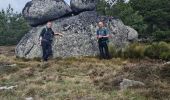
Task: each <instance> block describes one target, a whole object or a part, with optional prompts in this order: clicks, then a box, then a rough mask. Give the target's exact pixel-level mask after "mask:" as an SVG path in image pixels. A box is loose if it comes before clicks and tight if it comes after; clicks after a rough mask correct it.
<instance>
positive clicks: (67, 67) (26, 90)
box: [0, 55, 170, 100]
mask: <svg viewBox="0 0 170 100" xmlns="http://www.w3.org/2000/svg"><path fill="white" fill-rule="evenodd" d="M0 59H1V61H2V62H5V63H11V64H17V66H15V67H14V68H10V69H6V70H4V71H1V72H0V76H1V77H0V86H6V85H7V86H10V85H18V87H17V88H16V89H14V90H6V91H3V90H2V91H0V100H24V98H26V97H33V98H34V99H35V100H155V99H160V98H158V97H155V95H153V94H154V92H153V91H151V90H152V89H153V88H154V85H153V86H152V85H150V84H149V85H148V86H147V87H146V88H145V87H144V88H132V89H128V90H125V91H121V90H119V89H117V88H115V87H114V86H113V85H112V83H109V82H112V80H114V78H115V77H117V76H121V75H123V76H124V78H129V79H134V80H139V81H142V82H144V83H146V84H147V79H149V78H150V77H148V78H146V80H145V79H144V80H143V79H140V77H138V76H136V77H135V76H133V75H136V74H137V73H138V71H140V70H141V69H140V67H139V66H138V65H141V64H142V63H146V65H147V64H149V65H150V66H155V65H162V62H160V63H156V64H154V63H153V62H152V61H147V60H142V61H138V60H126V59H121V58H113V59H111V60H99V59H97V58H95V57H79V58H65V59H53V60H51V61H49V63H48V64H42V63H41V62H39V61H38V60H22V59H17V58H15V57H13V56H10V57H8V56H4V55H0ZM2 62H1V63H2ZM134 65H135V66H136V67H134ZM144 66H145V65H144ZM138 67H139V69H138ZM144 68H145V67H144ZM152 68H154V67H151V69H152ZM16 69H17V70H16ZM130 69H132V70H130ZM11 70H12V71H11ZM144 71H145V70H144ZM6 72H8V73H6ZM143 73H146V72H141V74H143ZM152 74H154V75H158V77H159V74H157V73H152ZM154 75H151V78H152V77H154ZM96 80H97V82H98V84H96V83H95V82H96ZM103 80H104V81H103ZM159 80H161V79H159ZM151 81H155V82H156V83H157V82H158V80H157V79H155V78H153V80H151ZM104 82H107V83H108V84H105V83H104ZM159 82H160V83H159V84H157V86H158V87H159V89H160V91H163V90H167V89H170V88H169V87H168V86H169V83H167V82H168V81H167V80H166V79H164V80H163V79H162V80H161V81H159ZM152 84H154V83H152ZM107 87H110V88H109V89H108V88H107ZM165 88H166V89H165ZM146 90H147V92H146ZM157 93H159V91H157ZM148 94H149V96H148ZM165 94H166V97H164V96H163V95H164V94H160V95H161V96H162V98H163V99H164V100H166V98H167V97H168V96H169V97H170V93H165ZM167 100H168V99H167Z"/></svg>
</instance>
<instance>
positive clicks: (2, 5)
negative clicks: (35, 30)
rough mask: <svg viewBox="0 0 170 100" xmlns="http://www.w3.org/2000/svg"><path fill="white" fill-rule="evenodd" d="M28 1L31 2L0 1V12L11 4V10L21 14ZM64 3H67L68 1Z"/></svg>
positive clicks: (20, 0)
mask: <svg viewBox="0 0 170 100" xmlns="http://www.w3.org/2000/svg"><path fill="white" fill-rule="evenodd" d="M28 1H31V0H0V10H1V9H6V8H7V7H8V5H9V4H11V6H12V8H14V10H15V11H17V12H21V11H22V9H23V8H24V6H25V4H26V3H27V2H28ZM65 1H66V2H67V3H69V1H70V0H65Z"/></svg>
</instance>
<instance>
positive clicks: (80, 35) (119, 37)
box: [16, 11, 128, 58]
mask: <svg viewBox="0 0 170 100" xmlns="http://www.w3.org/2000/svg"><path fill="white" fill-rule="evenodd" d="M100 20H103V21H104V22H105V24H106V26H107V27H108V28H109V30H110V34H111V35H112V38H111V39H110V42H111V43H112V44H114V45H115V46H116V47H118V48H123V47H124V46H125V45H126V43H127V37H128V29H127V27H126V26H125V25H124V24H123V23H122V21H121V20H119V19H115V18H110V17H106V16H100V15H98V14H97V12H95V11H86V12H82V13H80V14H79V15H76V16H70V17H64V18H59V19H57V20H54V21H53V27H52V29H53V30H54V31H55V32H61V33H62V34H63V35H64V37H56V38H55V39H54V42H53V44H52V47H53V56H54V58H56V57H73V56H95V55H98V53H99V50H98V43H97V39H96V30H97V28H98V26H97V23H98V22H99V21H100ZM44 27H45V25H41V26H37V27H33V28H32V29H31V30H30V31H29V32H28V33H27V34H26V35H25V36H24V37H23V38H22V40H21V41H20V42H19V44H18V45H17V47H16V55H17V56H18V57H24V58H34V57H41V56H42V50H41V46H40V45H39V44H38V39H39V35H40V33H41V31H42V29H43V28H44Z"/></svg>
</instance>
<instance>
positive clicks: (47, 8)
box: [23, 0, 72, 26]
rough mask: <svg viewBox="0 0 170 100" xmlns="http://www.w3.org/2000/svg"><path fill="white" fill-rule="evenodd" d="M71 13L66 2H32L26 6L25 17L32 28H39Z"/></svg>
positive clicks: (51, 0) (54, 0) (59, 0)
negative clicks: (38, 26)
mask: <svg viewBox="0 0 170 100" xmlns="http://www.w3.org/2000/svg"><path fill="white" fill-rule="evenodd" d="M71 12H72V10H71V8H70V6H69V5H68V4H67V3H66V2H65V1H64V0H32V1H30V2H28V3H27V4H26V5H25V7H24V9H23V16H24V18H25V19H26V20H27V21H28V23H29V24H30V25H31V26H37V25H40V24H43V23H45V22H47V21H49V20H54V19H57V18H60V17H62V16H65V15H68V14H70V13H71Z"/></svg>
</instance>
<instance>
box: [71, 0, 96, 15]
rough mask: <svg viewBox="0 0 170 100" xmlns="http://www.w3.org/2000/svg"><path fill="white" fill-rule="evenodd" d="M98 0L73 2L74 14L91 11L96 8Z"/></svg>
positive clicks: (74, 0)
mask: <svg viewBox="0 0 170 100" xmlns="http://www.w3.org/2000/svg"><path fill="white" fill-rule="evenodd" d="M96 4H97V0H71V2H70V6H71V9H72V10H73V12H75V13H78V12H82V11H91V10H94V9H95V8H96Z"/></svg>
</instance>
